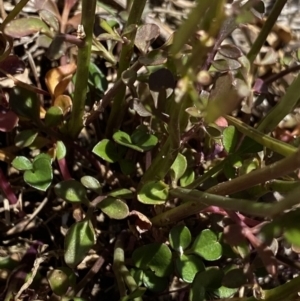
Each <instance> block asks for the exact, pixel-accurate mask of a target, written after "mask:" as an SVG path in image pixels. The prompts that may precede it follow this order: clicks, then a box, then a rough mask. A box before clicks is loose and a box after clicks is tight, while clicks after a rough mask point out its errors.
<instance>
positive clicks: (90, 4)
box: [67, 0, 97, 138]
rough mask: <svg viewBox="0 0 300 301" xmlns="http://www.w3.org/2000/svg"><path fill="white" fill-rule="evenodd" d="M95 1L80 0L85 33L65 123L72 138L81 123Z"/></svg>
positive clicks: (77, 131)
mask: <svg viewBox="0 0 300 301" xmlns="http://www.w3.org/2000/svg"><path fill="white" fill-rule="evenodd" d="M96 2H97V0H82V20H81V22H82V25H83V28H84V31H85V35H86V36H85V46H84V47H82V48H79V49H78V58H77V73H76V81H75V91H74V99H73V109H72V112H71V117H70V121H69V123H68V124H67V128H68V132H69V134H70V136H71V137H73V138H75V137H76V136H77V135H78V134H79V132H80V130H81V128H82V125H83V121H82V117H83V114H84V105H85V100H86V93H87V82H88V75H89V64H90V57H91V48H92V39H93V28H94V20H95V9H96Z"/></svg>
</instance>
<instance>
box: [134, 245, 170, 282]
mask: <svg viewBox="0 0 300 301" xmlns="http://www.w3.org/2000/svg"><path fill="white" fill-rule="evenodd" d="M132 260H133V262H134V264H135V266H136V267H137V268H140V269H143V270H147V269H149V268H150V270H152V271H153V272H154V274H155V275H156V276H157V277H166V276H169V275H170V273H171V272H172V253H171V251H170V249H169V248H168V247H167V245H165V244H161V243H152V244H148V245H144V246H142V247H139V248H137V249H135V250H134V252H133V254H132Z"/></svg>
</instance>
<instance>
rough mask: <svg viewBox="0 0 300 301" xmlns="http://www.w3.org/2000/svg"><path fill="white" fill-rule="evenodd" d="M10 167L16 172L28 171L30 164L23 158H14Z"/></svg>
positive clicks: (30, 167)
mask: <svg viewBox="0 0 300 301" xmlns="http://www.w3.org/2000/svg"><path fill="white" fill-rule="evenodd" d="M11 164H12V166H13V167H14V168H15V169H18V170H30V169H32V163H31V162H30V160H29V159H27V158H26V157H23V156H19V157H16V158H15V159H14V160H13V161H12V162H11Z"/></svg>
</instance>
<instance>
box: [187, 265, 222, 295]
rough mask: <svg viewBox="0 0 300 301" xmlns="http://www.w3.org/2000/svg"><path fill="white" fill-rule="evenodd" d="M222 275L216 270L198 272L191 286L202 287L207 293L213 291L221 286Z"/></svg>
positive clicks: (220, 271)
mask: <svg viewBox="0 0 300 301" xmlns="http://www.w3.org/2000/svg"><path fill="white" fill-rule="evenodd" d="M223 276H224V273H223V271H222V270H219V269H218V268H208V269H207V270H206V271H203V272H199V273H198V274H197V275H196V277H195V278H194V281H193V285H195V286H197V285H200V286H203V287H205V289H206V290H207V291H214V290H216V289H218V288H219V287H221V286H222V279H223Z"/></svg>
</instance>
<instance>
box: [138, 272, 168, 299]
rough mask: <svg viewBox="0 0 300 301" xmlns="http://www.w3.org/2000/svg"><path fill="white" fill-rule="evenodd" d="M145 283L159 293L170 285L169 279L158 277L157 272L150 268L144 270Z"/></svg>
mask: <svg viewBox="0 0 300 301" xmlns="http://www.w3.org/2000/svg"><path fill="white" fill-rule="evenodd" d="M143 283H144V285H145V286H146V287H147V288H148V289H149V290H151V291H153V292H156V293H158V292H162V291H164V290H165V289H166V288H167V287H168V284H169V279H168V278H165V277H158V276H156V275H155V273H153V272H152V271H149V270H148V271H144V274H143Z"/></svg>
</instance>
